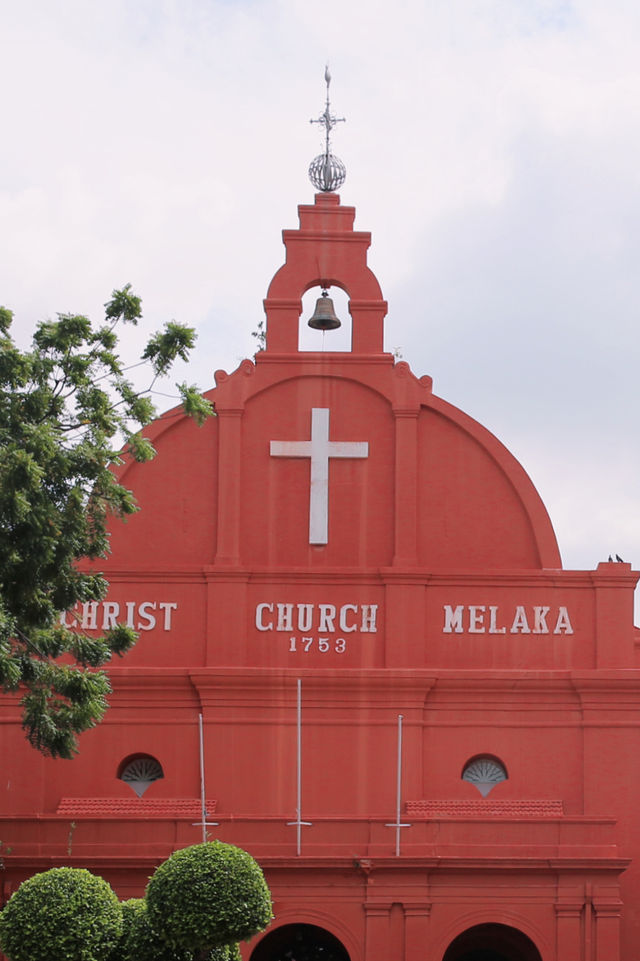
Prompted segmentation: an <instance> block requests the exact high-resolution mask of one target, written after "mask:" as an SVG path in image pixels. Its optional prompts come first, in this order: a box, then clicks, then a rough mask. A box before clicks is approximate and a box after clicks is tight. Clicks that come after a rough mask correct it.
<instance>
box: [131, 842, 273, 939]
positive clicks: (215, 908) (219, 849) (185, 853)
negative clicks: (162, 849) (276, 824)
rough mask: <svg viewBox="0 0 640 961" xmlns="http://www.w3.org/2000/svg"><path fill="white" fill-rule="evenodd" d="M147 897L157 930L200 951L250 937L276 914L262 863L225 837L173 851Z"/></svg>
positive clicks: (156, 875) (160, 933)
mask: <svg viewBox="0 0 640 961" xmlns="http://www.w3.org/2000/svg"><path fill="white" fill-rule="evenodd" d="M146 900H147V909H148V917H149V923H150V924H151V927H152V928H153V929H154V931H157V932H158V934H159V935H160V936H161V937H162V938H164V939H165V940H166V941H168V942H169V944H172V945H175V946H176V947H181V948H186V949H187V950H189V951H193V952H195V953H197V954H201V953H202V952H203V951H207V950H210V949H211V948H214V947H216V946H217V945H230V944H232V943H237V942H238V941H245V940H246V939H247V938H250V937H252V936H253V935H254V934H257V933H258V931H262V930H263V929H264V928H265V927H266V926H267V924H268V923H269V921H270V920H271V917H272V914H271V895H270V894H269V888H268V887H267V883H266V881H265V879H264V875H263V874H262V871H261V870H260V867H259V866H258V864H257V863H256V861H254V859H253V858H252V857H251V855H250V854H247V852H246V851H243V850H241V849H240V848H237V847H234V846H233V845H232V844H224V843H223V842H222V841H208V842H206V843H205V844H194V845H193V846H192V847H188V848H183V849H182V850H180V851H176V852H175V854H172V855H171V857H170V858H169V859H168V860H167V861H165V862H164V864H161V865H160V866H159V867H158V868H157V870H156V871H155V873H154V875H153V877H152V878H151V880H150V881H149V884H148V885H147V893H146Z"/></svg>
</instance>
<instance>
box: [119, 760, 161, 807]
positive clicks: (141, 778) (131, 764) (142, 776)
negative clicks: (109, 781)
mask: <svg viewBox="0 0 640 961" xmlns="http://www.w3.org/2000/svg"><path fill="white" fill-rule="evenodd" d="M118 777H119V779H120V780H121V781H124V782H125V784H128V785H129V787H130V788H131V790H132V791H135V793H136V794H137V795H138V797H142V795H143V794H144V792H145V791H146V790H147V788H149V787H150V786H151V785H152V784H153V782H154V781H158V780H159V779H160V778H163V777H164V772H163V770H162V765H161V764H160V762H159V761H156V759H155V757H151V755H149V754H136V755H135V756H134V757H128V758H125V760H124V761H123V762H122V764H121V765H120V771H119V773H118Z"/></svg>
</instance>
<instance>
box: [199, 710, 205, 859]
mask: <svg viewBox="0 0 640 961" xmlns="http://www.w3.org/2000/svg"><path fill="white" fill-rule="evenodd" d="M198 728H199V731H200V805H201V817H202V842H203V844H204V842H205V841H206V840H207V826H206V825H207V801H206V797H205V789H204V730H203V727H202V714H198Z"/></svg>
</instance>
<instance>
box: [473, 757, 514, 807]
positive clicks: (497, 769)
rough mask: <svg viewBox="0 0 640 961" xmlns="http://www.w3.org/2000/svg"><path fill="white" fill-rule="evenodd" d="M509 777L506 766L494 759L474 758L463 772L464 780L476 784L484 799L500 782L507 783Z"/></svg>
mask: <svg viewBox="0 0 640 961" xmlns="http://www.w3.org/2000/svg"><path fill="white" fill-rule="evenodd" d="M507 777H508V775H507V772H506V770H505V767H504V765H503V764H501V763H500V761H498V760H496V759H495V758H492V757H474V758H472V759H471V760H470V761H469V762H468V763H467V764H466V765H465V768H464V771H463V772H462V780H463V781H469V782H470V783H471V784H474V785H475V786H476V787H477V789H478V790H479V791H480V794H481V795H482V796H483V797H486V796H487V794H488V793H489V791H492V790H493V788H494V787H495V786H496V784H499V783H500V781H506V780H507Z"/></svg>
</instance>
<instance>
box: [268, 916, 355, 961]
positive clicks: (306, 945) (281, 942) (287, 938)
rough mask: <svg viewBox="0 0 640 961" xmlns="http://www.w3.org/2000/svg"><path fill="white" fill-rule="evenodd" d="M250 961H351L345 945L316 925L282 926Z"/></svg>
mask: <svg viewBox="0 0 640 961" xmlns="http://www.w3.org/2000/svg"><path fill="white" fill-rule="evenodd" d="M251 961H350V959H349V954H348V952H347V949H346V948H345V947H344V945H343V944H342V943H341V942H340V941H338V939H337V938H336V937H334V936H333V934H330V933H329V931H325V930H324V928H319V927H316V925H315V924H283V926H282V927H281V928H276V930H275V931H271V932H270V933H269V934H267V935H266V936H265V937H264V938H263V939H262V941H261V942H260V944H258V945H256V947H255V948H254V950H253V952H252V954H251Z"/></svg>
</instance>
